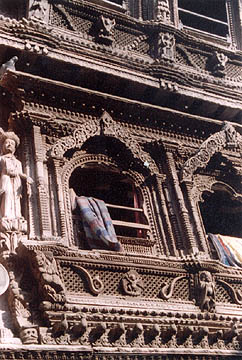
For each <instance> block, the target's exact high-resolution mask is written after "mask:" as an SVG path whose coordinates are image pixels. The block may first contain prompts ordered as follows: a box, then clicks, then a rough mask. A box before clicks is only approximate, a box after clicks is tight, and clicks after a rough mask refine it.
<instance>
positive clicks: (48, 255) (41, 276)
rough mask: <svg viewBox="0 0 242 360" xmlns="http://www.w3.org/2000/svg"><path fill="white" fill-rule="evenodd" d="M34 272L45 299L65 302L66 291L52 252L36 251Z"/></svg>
mask: <svg viewBox="0 0 242 360" xmlns="http://www.w3.org/2000/svg"><path fill="white" fill-rule="evenodd" d="M32 265H33V270H34V274H35V277H36V279H37V280H38V284H39V291H40V293H42V296H43V299H44V300H48V301H50V302H54V301H57V302H65V289H64V285H63V283H62V281H61V279H60V277H59V273H58V269H57V264H56V261H55V259H54V256H53V254H52V252H50V251H46V252H45V253H43V252H41V251H38V250H37V251H36V255H35V260H34V261H33V264H32Z"/></svg>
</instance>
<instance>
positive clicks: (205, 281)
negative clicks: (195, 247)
mask: <svg viewBox="0 0 242 360" xmlns="http://www.w3.org/2000/svg"><path fill="white" fill-rule="evenodd" d="M197 290H198V294H199V295H198V296H199V299H198V302H199V305H200V309H201V310H202V311H210V312H213V311H214V310H215V284H214V280H213V277H212V274H211V273H210V272H209V271H201V272H200V273H199V278H198V289H197Z"/></svg>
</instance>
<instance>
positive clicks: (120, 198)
mask: <svg viewBox="0 0 242 360" xmlns="http://www.w3.org/2000/svg"><path fill="white" fill-rule="evenodd" d="M69 187H70V188H72V189H74V191H75V193H76V194H77V196H85V197H93V198H96V199H99V200H103V201H104V202H105V204H106V206H107V208H108V211H109V213H110V216H111V218H112V222H113V225H114V228H115V232H116V235H117V236H118V239H119V241H120V242H121V243H123V242H125V241H127V239H128V238H135V239H137V240H138V239H143V240H144V239H146V238H148V236H149V225H148V222H147V219H146V215H145V211H144V207H143V201H142V196H141V194H140V192H139V191H138V190H137V189H136V188H135V186H134V184H133V182H132V181H131V180H130V179H129V178H128V177H127V176H125V175H122V174H121V173H120V172H119V171H117V170H116V171H114V170H110V169H109V168H103V167H101V166H95V165H92V166H90V167H87V168H76V169H75V170H74V172H73V173H72V175H71V177H70V181H69ZM73 218H74V224H75V220H78V219H79V218H78V216H77V215H74V217H73ZM76 224H77V223H76ZM75 226H76V225H75ZM78 226H79V227H80V220H79V225H78ZM79 231H82V230H80V229H79ZM84 237H85V236H84V233H83V234H81V238H82V239H83V238H84ZM81 247H84V248H85V247H86V246H85V241H84V242H83V241H82V244H81Z"/></svg>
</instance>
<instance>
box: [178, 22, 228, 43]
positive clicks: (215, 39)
mask: <svg viewBox="0 0 242 360" xmlns="http://www.w3.org/2000/svg"><path fill="white" fill-rule="evenodd" d="M181 31H184V32H186V33H187V34H189V35H192V36H194V37H196V38H197V39H198V38H200V39H202V40H204V41H206V42H209V43H213V44H214V43H216V44H219V45H221V46H224V47H231V46H232V42H230V41H228V40H227V39H226V38H224V37H222V36H218V35H215V34H212V33H206V32H204V31H202V30H198V29H194V28H190V27H188V26H185V25H184V26H183V28H182V29H181Z"/></svg>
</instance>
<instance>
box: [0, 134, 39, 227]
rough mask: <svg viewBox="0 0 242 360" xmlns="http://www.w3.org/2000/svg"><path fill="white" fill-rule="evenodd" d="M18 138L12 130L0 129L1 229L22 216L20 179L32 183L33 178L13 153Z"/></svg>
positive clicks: (17, 143)
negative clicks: (26, 173) (24, 170)
mask: <svg viewBox="0 0 242 360" xmlns="http://www.w3.org/2000/svg"><path fill="white" fill-rule="evenodd" d="M19 142H20V141H19V138H18V136H17V135H16V134H15V133H13V132H3V130H2V129H0V143H1V150H2V155H1V156H0V221H1V227H2V230H5V231H9V230H11V225H10V222H11V221H12V220H15V219H20V218H22V214H21V205H20V198H21V193H22V184H21V180H22V179H23V180H25V181H26V182H27V184H32V182H33V180H32V179H31V178H30V177H28V176H27V175H25V174H24V173H23V170H22V165H21V162H20V161H19V160H17V159H16V157H15V155H14V153H15V150H16V147H17V146H18V145H19Z"/></svg>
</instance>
